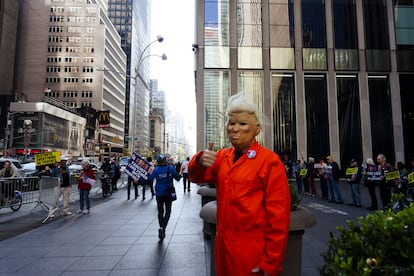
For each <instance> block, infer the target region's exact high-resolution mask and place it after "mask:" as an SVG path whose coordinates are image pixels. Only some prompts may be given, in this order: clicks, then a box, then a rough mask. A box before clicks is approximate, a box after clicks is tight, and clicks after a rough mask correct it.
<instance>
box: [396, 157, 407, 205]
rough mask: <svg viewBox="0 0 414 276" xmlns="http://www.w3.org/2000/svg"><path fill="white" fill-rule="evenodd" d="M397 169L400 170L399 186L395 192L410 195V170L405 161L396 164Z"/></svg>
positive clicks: (405, 195)
mask: <svg viewBox="0 0 414 276" xmlns="http://www.w3.org/2000/svg"><path fill="white" fill-rule="evenodd" d="M395 170H396V171H397V172H398V176H399V177H398V180H399V183H398V188H396V189H394V193H402V194H403V195H404V197H407V195H408V172H407V170H406V168H405V164H404V163H403V162H397V163H396V164H395Z"/></svg>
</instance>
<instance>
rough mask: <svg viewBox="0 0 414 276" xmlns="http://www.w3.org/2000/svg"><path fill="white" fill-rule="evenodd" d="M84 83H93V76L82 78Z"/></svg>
mask: <svg viewBox="0 0 414 276" xmlns="http://www.w3.org/2000/svg"><path fill="white" fill-rule="evenodd" d="M82 82H83V83H92V82H93V78H83V79H82Z"/></svg>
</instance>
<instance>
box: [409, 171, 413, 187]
mask: <svg viewBox="0 0 414 276" xmlns="http://www.w3.org/2000/svg"><path fill="white" fill-rule="evenodd" d="M413 183H414V172H412V173H409V174H408V184H413Z"/></svg>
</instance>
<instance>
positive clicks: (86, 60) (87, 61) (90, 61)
mask: <svg viewBox="0 0 414 276" xmlns="http://www.w3.org/2000/svg"><path fill="white" fill-rule="evenodd" d="M83 62H84V63H93V57H84V58H83Z"/></svg>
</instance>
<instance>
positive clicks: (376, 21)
mask: <svg viewBox="0 0 414 276" xmlns="http://www.w3.org/2000/svg"><path fill="white" fill-rule="evenodd" d="M363 3H364V23H365V48H366V64H367V71H389V70H390V53H389V48H390V46H389V37H388V17H387V6H386V3H385V0H364V1H363Z"/></svg>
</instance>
